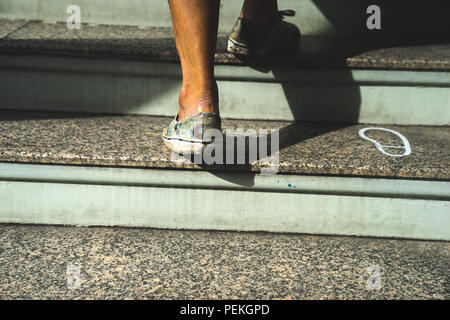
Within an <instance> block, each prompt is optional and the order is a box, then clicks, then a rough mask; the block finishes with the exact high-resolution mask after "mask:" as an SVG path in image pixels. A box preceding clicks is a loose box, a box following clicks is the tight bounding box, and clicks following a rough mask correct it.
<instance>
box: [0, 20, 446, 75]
mask: <svg viewBox="0 0 450 320" xmlns="http://www.w3.org/2000/svg"><path fill="white" fill-rule="evenodd" d="M11 23H14V22H9V21H7V20H0V30H1V29H4V26H8V25H9V24H11ZM0 53H9V54H46V55H65V56H76V57H100V58H122V59H132V60H136V59H138V60H155V61H178V54H177V52H176V49H175V42H174V39H173V33H172V30H171V29H170V28H161V27H135V26H109V25H89V24H83V25H82V27H81V29H80V30H76V29H74V30H69V29H68V28H67V26H66V24H64V23H44V22H41V21H31V22H29V23H28V24H26V26H24V27H22V28H20V29H19V30H17V31H15V32H13V33H11V34H9V36H8V37H6V38H5V39H3V40H0ZM216 63H222V64H246V65H247V64H251V65H268V64H269V65H270V66H285V67H306V68H309V67H318V66H320V67H355V68H357V67H360V68H381V69H385V68H389V69H433V70H448V69H450V44H449V43H448V41H447V40H445V39H444V40H443V39H434V38H433V37H428V38H426V39H420V38H413V39H399V38H398V37H396V38H385V37H384V38H381V37H367V36H366V37H351V38H340V37H334V38H331V37H315V36H305V37H303V38H302V41H301V44H300V48H299V50H298V53H297V54H296V55H293V56H291V57H286V56H284V57H279V58H271V59H262V60H261V59H260V60H256V61H255V60H252V61H251V62H250V61H243V60H241V59H239V58H236V57H235V56H234V55H232V54H229V53H227V52H226V34H224V33H221V34H219V40H218V45H217V53H216Z"/></svg>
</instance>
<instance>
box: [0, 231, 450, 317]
mask: <svg viewBox="0 0 450 320" xmlns="http://www.w3.org/2000/svg"><path fill="white" fill-rule="evenodd" d="M0 248H1V249H0V261H1V262H2V268H0V279H1V280H0V298H1V299H443V300H448V299H449V298H450V296H449V291H448V261H449V258H450V257H449V252H450V246H449V243H448V242H438V241H417V240H415V241H413V240H392V239H372V238H357V237H325V236H308V235H293V234H273V233H237V232H206V231H169V230H155V229H137V228H134V229H130V228H99V227H91V228H72V227H55V226H26V225H0ZM167 315H168V316H169V317H170V316H171V313H170V311H168V313H167ZM171 318H172V317H171ZM173 318H175V314H174V316H173Z"/></svg>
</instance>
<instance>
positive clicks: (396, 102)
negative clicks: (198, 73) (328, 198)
mask: <svg viewBox="0 0 450 320" xmlns="http://www.w3.org/2000/svg"><path fill="white" fill-rule="evenodd" d="M0 24H1V25H2V26H4V28H3V27H2V28H0V29H4V30H7V31H8V32H7V31H5V32H4V33H3V38H2V39H1V40H0V56H1V59H0V70H1V76H0V92H1V95H0V108H3V109H5V108H6V109H29V110H55V111H75V112H76V111H82V112H106V113H119V114H128V113H130V114H149V115H159V116H173V114H175V112H176V109H177V101H178V92H179V89H180V85H181V74H180V67H179V65H178V55H177V53H176V49H175V45H174V40H173V37H172V31H171V29H168V28H148V29H142V28H138V27H127V26H106V25H98V26H88V25H84V26H83V27H82V29H81V30H68V29H67V27H66V25H65V24H46V23H42V22H35V21H21V22H20V21H19V22H18V21H9V20H2V21H0ZM216 64H217V65H216V70H215V73H216V77H217V80H218V85H219V89H220V101H221V114H222V116H223V117H225V118H237V119H269V120H297V121H320V122H326V121H331V122H360V123H379V124H404V125H448V124H449V123H450V90H448V88H449V84H450V81H449V79H450V77H449V76H448V70H449V69H450V45H448V44H445V42H443V41H442V39H432V38H431V37H429V38H428V39H426V40H423V39H420V38H417V37H416V38H414V39H403V40H398V38H376V39H373V38H370V39H367V38H363V37H360V38H355V37H352V38H329V37H315V36H305V37H303V40H302V43H301V46H300V48H299V52H298V54H297V55H295V56H293V57H290V58H289V57H280V58H276V59H272V60H261V61H241V60H239V59H237V58H236V57H234V56H233V55H230V54H228V53H226V37H225V36H224V34H221V36H220V38H219V43H218V48H217V54H216Z"/></svg>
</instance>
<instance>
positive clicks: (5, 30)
mask: <svg viewBox="0 0 450 320" xmlns="http://www.w3.org/2000/svg"><path fill="white" fill-rule="evenodd" d="M27 23H28V22H27V21H25V20H7V19H0V39H2V38H4V37H6V36H8V35H9V34H11V33H12V32H13V31H16V30H17V29H19V28H20V27H23V26H24V25H26V24H27Z"/></svg>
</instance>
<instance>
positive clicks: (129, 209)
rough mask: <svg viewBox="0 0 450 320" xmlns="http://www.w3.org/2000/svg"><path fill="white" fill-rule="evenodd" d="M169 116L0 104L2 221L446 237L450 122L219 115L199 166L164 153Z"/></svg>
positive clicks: (425, 237) (426, 237) (191, 161)
mask: <svg viewBox="0 0 450 320" xmlns="http://www.w3.org/2000/svg"><path fill="white" fill-rule="evenodd" d="M170 120H171V119H170V118H164V117H151V116H136V115H123V116H119V115H100V114H74V113H33V112H17V111H2V112H1V121H0V148H1V149H0V161H1V162H2V163H0V180H1V182H0V190H1V192H0V203H2V206H1V214H0V221H1V222H14V223H44V224H70V225H121V226H144V227H158V228H175V229H180V228H181V229H214V230H217V229H218V230H247V231H258V230H261V231H273V232H298V233H312V234H338V235H362V236H378V237H401V238H417V239H436V240H449V239H450V233H449V228H448V226H449V225H450V220H449V219H450V217H449V215H448V212H449V198H450V192H449V191H450V184H449V177H450V174H449V165H448V158H449V157H448V156H449V149H448V141H449V138H450V129H449V127H420V126H384V127H383V128H382V129H389V130H393V132H392V131H391V132H386V131H380V130H374V129H371V130H368V131H364V129H366V128H370V127H373V126H371V125H354V124H349V125H343V124H312V123H299V122H280V121H278V122H277V121H245V120H225V121H224V124H223V126H224V132H225V134H226V135H227V136H226V137H225V138H224V141H225V142H226V146H225V147H224V148H223V149H224V150H226V152H225V154H226V155H225V156H224V158H225V159H231V161H230V162H231V163H229V164H223V163H224V161H223V159H224V158H220V157H217V158H216V161H217V162H218V163H212V164H209V165H208V164H206V161H203V162H199V161H197V159H192V158H185V157H182V156H175V155H174V154H172V153H171V152H169V151H168V150H167V149H165V147H164V145H163V142H162V140H161V137H160V134H161V131H162V129H163V127H164V126H166V125H167V124H168V123H169V122H170ZM237 128H240V129H242V130H245V131H243V132H240V133H239V132H238V131H236V130H235V129H237ZM251 128H253V129H255V130H257V132H256V133H259V134H261V129H268V130H269V129H270V130H273V131H269V132H270V138H268V140H269V141H272V144H270V143H269V145H270V148H269V152H268V156H269V157H264V156H260V157H258V158H256V159H252V160H251V161H250V159H251V158H250V154H251V150H252V148H251V145H250V141H253V140H252V138H251V136H250V134H251V132H249V131H246V130H248V129H251ZM227 129H233V131H232V132H230V131H228V132H227ZM361 130H363V131H361ZM277 135H278V137H279V142H278V144H279V148H278V149H274V148H273V147H274V146H275V145H276V143H275V142H276V141H275V140H271V139H273V138H274V137H277ZM236 137H241V138H243V140H246V139H247V140H248V141H247V146H246V147H244V148H243V149H242V148H232V149H231V150H235V151H234V153H233V152H228V151H227V150H228V149H227V147H228V146H229V145H231V144H230V142H228V141H231V140H233V141H235V139H236ZM245 137H247V138H245ZM229 138H231V140H228V139H229ZM263 138H264V136H260V137H259V141H260V142H261V141H262V140H264V139H263ZM402 139H403V140H402ZM274 141H275V142H274ZM377 144H378V147H377ZM235 145H238V144H237V141H236V142H235ZM236 149H237V150H236ZM260 150H261V147H260ZM277 150H279V152H277ZM239 154H244V155H245V161H244V162H243V163H241V164H239V163H237V159H238V157H239V156H238V155H239ZM402 155H403V156H402ZM205 159H206V158H205ZM220 161H223V163H220Z"/></svg>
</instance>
